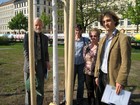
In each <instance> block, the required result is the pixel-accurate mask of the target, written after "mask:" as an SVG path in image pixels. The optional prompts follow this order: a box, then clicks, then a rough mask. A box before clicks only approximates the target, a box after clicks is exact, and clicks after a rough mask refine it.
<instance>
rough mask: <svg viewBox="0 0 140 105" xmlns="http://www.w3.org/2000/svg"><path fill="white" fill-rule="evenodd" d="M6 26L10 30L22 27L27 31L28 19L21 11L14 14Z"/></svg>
mask: <svg viewBox="0 0 140 105" xmlns="http://www.w3.org/2000/svg"><path fill="white" fill-rule="evenodd" d="M8 27H9V28H10V29H11V30H19V31H20V30H21V29H24V30H26V31H27V29H28V19H27V18H26V17H25V16H24V15H23V13H22V12H20V13H18V14H17V15H16V16H14V17H13V18H12V19H11V21H9V22H8Z"/></svg>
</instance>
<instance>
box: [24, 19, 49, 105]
mask: <svg viewBox="0 0 140 105" xmlns="http://www.w3.org/2000/svg"><path fill="white" fill-rule="evenodd" d="M42 27H43V22H42V21H41V19H39V18H36V19H35V20H34V51H35V52H34V54H35V77H36V80H35V81H36V91H37V93H39V94H37V105H42V104H43V97H44V78H45V76H46V74H47V70H49V69H50V63H49V53H48V37H47V36H45V35H44V34H43V33H42ZM24 58H25V59H24V80H25V83H26V82H27V80H29V75H30V70H29V43H28V34H25V37H24ZM26 85H27V84H26ZM25 105H30V90H27V89H26V96H25Z"/></svg>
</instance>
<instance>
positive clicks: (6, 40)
mask: <svg viewBox="0 0 140 105" xmlns="http://www.w3.org/2000/svg"><path fill="white" fill-rule="evenodd" d="M9 43H10V41H9V38H7V37H3V36H2V37H0V45H8V44H9Z"/></svg>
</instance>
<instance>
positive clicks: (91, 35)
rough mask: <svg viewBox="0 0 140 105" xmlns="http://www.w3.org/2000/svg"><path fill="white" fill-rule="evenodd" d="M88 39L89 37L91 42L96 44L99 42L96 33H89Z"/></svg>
mask: <svg viewBox="0 0 140 105" xmlns="http://www.w3.org/2000/svg"><path fill="white" fill-rule="evenodd" d="M89 37H90V39H91V41H92V42H98V41H99V36H98V35H97V32H96V31H91V32H90V33H89Z"/></svg>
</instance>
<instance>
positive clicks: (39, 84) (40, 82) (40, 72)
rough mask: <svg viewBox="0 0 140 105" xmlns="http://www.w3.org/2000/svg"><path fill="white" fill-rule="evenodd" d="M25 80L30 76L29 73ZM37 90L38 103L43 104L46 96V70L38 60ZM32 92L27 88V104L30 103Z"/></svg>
mask: <svg viewBox="0 0 140 105" xmlns="http://www.w3.org/2000/svg"><path fill="white" fill-rule="evenodd" d="M24 76H25V81H26V80H27V79H28V78H29V73H25V74H24ZM35 84H36V92H38V93H39V94H38V93H37V99H36V101H37V105H43V98H44V72H43V67H42V62H41V61H38V62H37V65H36V83H35ZM30 101H31V100H30V92H28V91H27V90H26V96H25V105H30V104H31V103H30Z"/></svg>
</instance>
